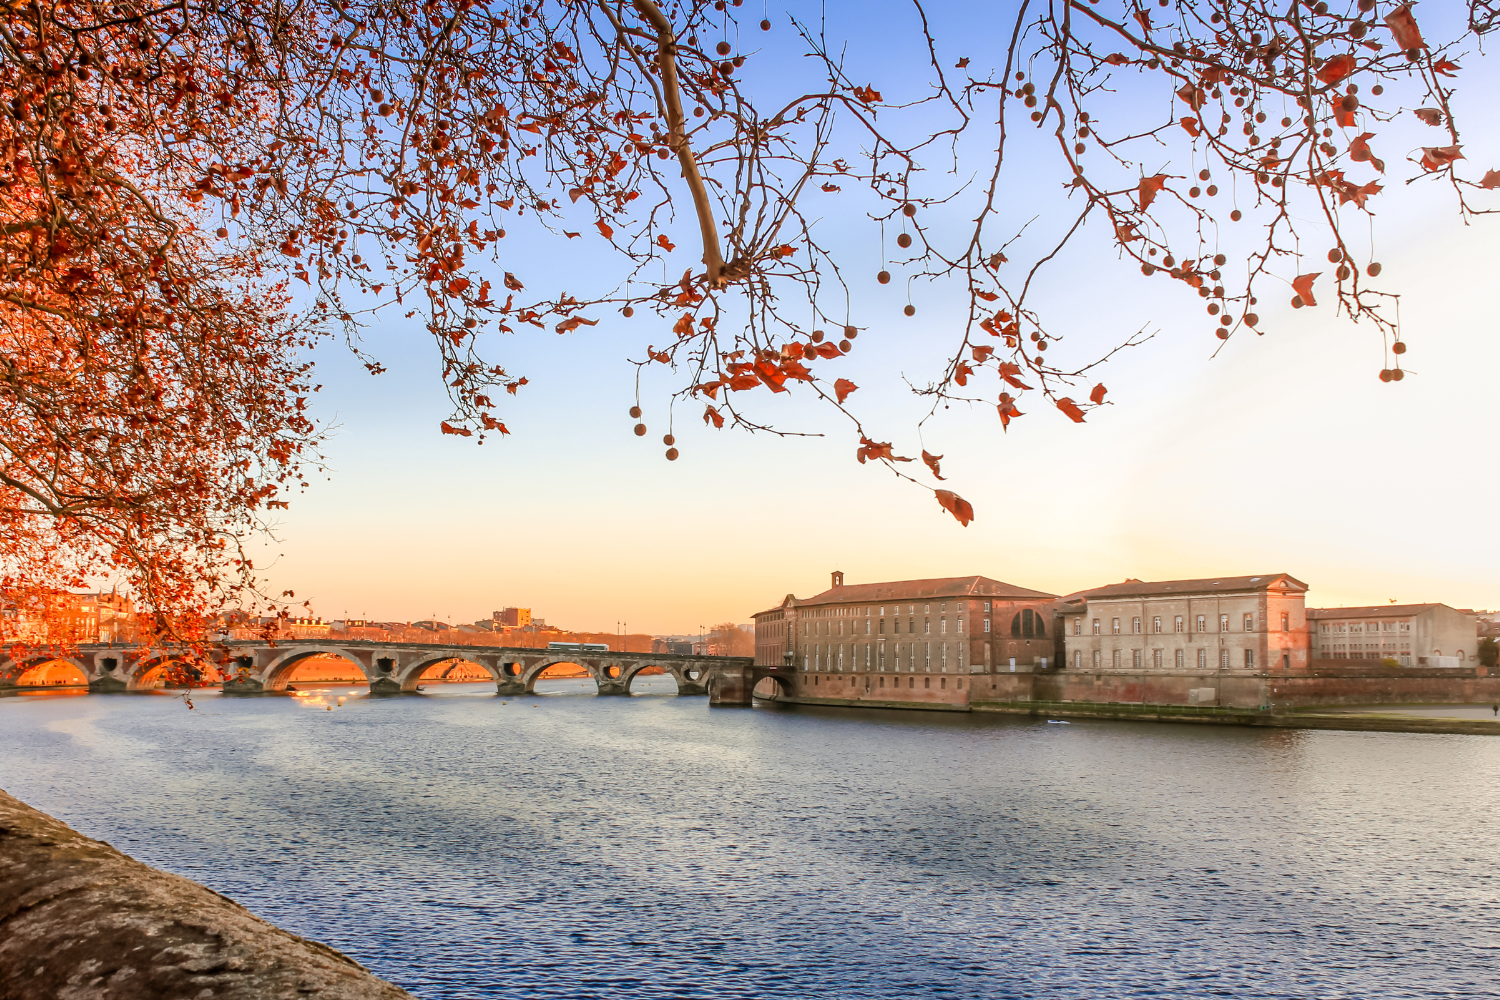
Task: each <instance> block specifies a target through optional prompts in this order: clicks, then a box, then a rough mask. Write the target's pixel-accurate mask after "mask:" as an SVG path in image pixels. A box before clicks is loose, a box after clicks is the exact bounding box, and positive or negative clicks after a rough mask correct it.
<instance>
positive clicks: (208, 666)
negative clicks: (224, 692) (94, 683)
mask: <svg viewBox="0 0 1500 1000" xmlns="http://www.w3.org/2000/svg"><path fill="white" fill-rule="evenodd" d="M174 663H176V664H181V665H182V667H183V672H184V673H185V674H187V675H188V676H189V677H190V678H192V679H193V681H194V683H195V684H196V682H198V681H203V682H205V683H215V682H218V681H221V680H223V679H224V675H223V671H221V670H220V669H219V668H218V667H217V666H216V665H215V664H213V663H209V662H208V661H206V660H200V659H198V658H197V657H196V656H194V655H192V654H191V653H189V652H187V651H185V650H176V649H163V650H158V651H157V652H154V653H151V654H149V655H147V656H143V657H140V658H139V659H136V660H134V661H117V663H116V667H115V669H114V670H112V671H108V672H105V671H104V668H103V665H102V664H101V665H100V667H99V670H97V671H95V672H94V674H92V675H91V676H92V677H95V678H98V677H99V676H101V675H102V676H106V677H113V678H115V679H116V680H123V681H124V682H125V689H126V690H127V691H151V690H155V689H156V688H159V687H165V686H166V682H167V672H168V670H169V668H170V667H171V666H172V664H174Z"/></svg>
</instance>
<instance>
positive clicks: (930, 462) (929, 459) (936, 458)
mask: <svg viewBox="0 0 1500 1000" xmlns="http://www.w3.org/2000/svg"><path fill="white" fill-rule="evenodd" d="M942 460H943V456H942V455H929V454H928V453H927V449H926V448H923V449H922V461H923V462H926V463H927V467H928V468H929V469H931V470H932V478H934V479H942V478H943V476H942V474H941V473H940V472H939V471H938V463H939V462H941V461H942Z"/></svg>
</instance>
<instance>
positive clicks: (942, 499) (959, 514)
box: [933, 490, 974, 528]
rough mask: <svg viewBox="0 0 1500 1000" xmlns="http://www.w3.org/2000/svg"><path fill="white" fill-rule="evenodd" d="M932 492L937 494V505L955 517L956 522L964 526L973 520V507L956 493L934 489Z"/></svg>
mask: <svg viewBox="0 0 1500 1000" xmlns="http://www.w3.org/2000/svg"><path fill="white" fill-rule="evenodd" d="M933 493H934V494H936V496H937V502H938V505H939V506H940V507H942V508H943V509H944V510H946V511H947V512H948V513H950V514H952V515H953V516H954V517H955V518H957V519H958V523H959V524H961V525H963V526H964V527H965V528H967V527H968V526H969V522H970V521H972V520H974V508H973V507H972V506H970V505H969V501H967V500H965V499H964V498H963V497H961V496H959V495H958V494H957V493H954V492H953V491H952V490H934V491H933Z"/></svg>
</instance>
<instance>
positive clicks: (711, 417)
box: [703, 406, 724, 430]
mask: <svg viewBox="0 0 1500 1000" xmlns="http://www.w3.org/2000/svg"><path fill="white" fill-rule="evenodd" d="M703 422H704V423H705V424H707V423H712V424H713V425H714V426H715V427H717V428H718V429H720V430H723V429H724V417H723V415H722V414H721V413H719V411H718V410H716V409H714V408H713V407H712V406H709V407H705V408H704V410H703Z"/></svg>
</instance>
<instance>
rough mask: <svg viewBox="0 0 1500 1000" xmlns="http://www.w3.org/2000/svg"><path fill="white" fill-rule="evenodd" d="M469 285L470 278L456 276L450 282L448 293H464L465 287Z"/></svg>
mask: <svg viewBox="0 0 1500 1000" xmlns="http://www.w3.org/2000/svg"><path fill="white" fill-rule="evenodd" d="M468 287H469V279H468V278H454V279H453V280H452V281H450V282H448V294H449V295H462V294H463V292H464V289H466V288H468Z"/></svg>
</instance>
